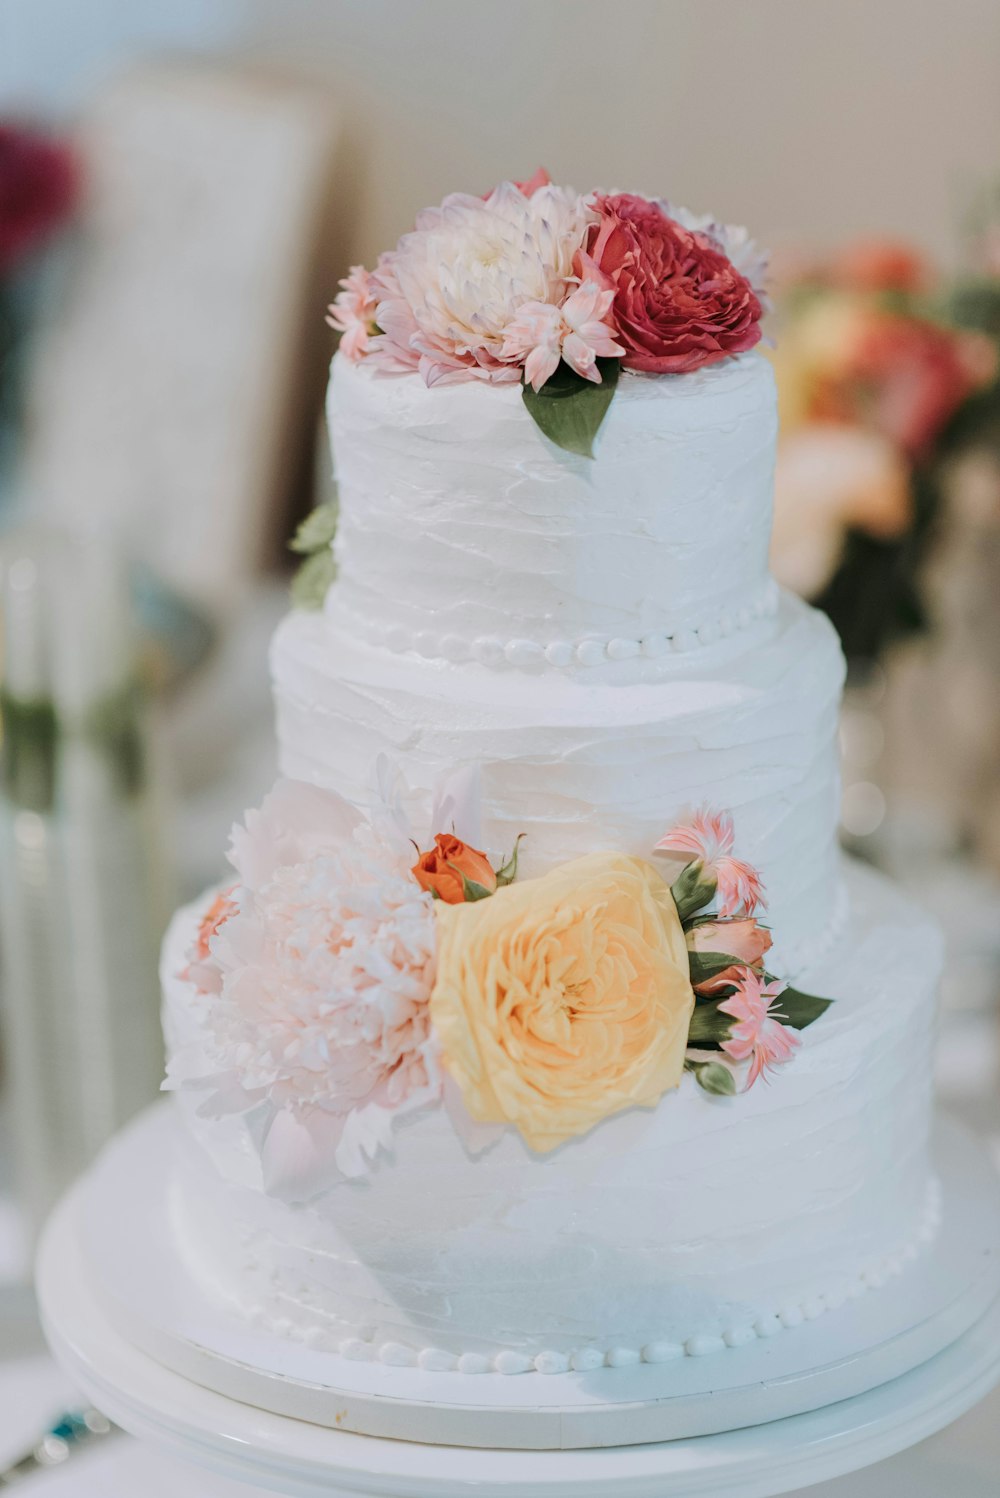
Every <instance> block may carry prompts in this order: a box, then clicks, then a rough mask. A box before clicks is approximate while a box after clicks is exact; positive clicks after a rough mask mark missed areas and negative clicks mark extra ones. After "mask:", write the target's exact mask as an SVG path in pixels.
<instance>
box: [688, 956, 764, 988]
mask: <svg viewBox="0 0 1000 1498" xmlns="http://www.w3.org/2000/svg"><path fill="white" fill-rule="evenodd" d="M727 967H749V963H747V962H744V961H743V959H742V957H733V956H732V955H731V954H730V953H728V952H692V951H691V950H690V948H689V949H688V971H689V972H690V974H691V987H692V988H697V986H698V984H699V983H707V982H708V980H709V979H710V978H717V977H718V975H719V974H720V973H724V972H725V970H726V968H727Z"/></svg>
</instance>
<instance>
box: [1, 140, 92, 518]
mask: <svg viewBox="0 0 1000 1498" xmlns="http://www.w3.org/2000/svg"><path fill="white" fill-rule="evenodd" d="M78 185H79V175H78V170H77V164H76V158H75V156H74V155H73V153H72V152H71V151H70V150H69V149H68V147H67V146H65V145H64V144H63V143H62V142H60V141H58V140H54V139H51V138H50V137H49V136H47V135H44V134H42V133H40V132H39V131H37V130H34V129H30V128H28V127H27V126H23V125H17V124H12V123H9V122H3V121H0V486H2V482H3V478H4V475H5V473H6V471H7V469H8V467H9V465H10V464H11V462H12V460H13V456H14V444H15V440H16V437H17V432H18V424H19V417H20V395H21V385H22V367H21V366H22V356H23V352H24V348H25V344H26V341H27V336H28V332H29V329H30V327H31V323H32V321H33V319H34V315H35V310H36V303H37V298H38V275H39V265H40V261H39V253H40V251H41V250H42V249H43V247H44V246H46V245H47V244H48V242H49V241H50V239H51V238H52V236H53V235H54V233H55V232H56V230H57V229H59V228H60V227H61V225H62V224H64V223H65V221H66V220H67V219H68V218H69V216H70V214H71V213H72V211H73V208H74V206H75V204H76V200H77V193H78ZM0 498H2V488H0Z"/></svg>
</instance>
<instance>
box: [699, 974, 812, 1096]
mask: <svg viewBox="0 0 1000 1498" xmlns="http://www.w3.org/2000/svg"><path fill="white" fill-rule="evenodd" d="M783 986H784V985H783V984H782V983H780V982H778V981H776V980H775V981H772V982H770V983H767V982H765V981H764V978H763V977H761V976H760V975H759V974H757V973H754V972H750V971H746V972H744V973H743V975H742V977H741V978H740V981H739V983H738V985H737V989H736V992H735V993H734V994H732V995H731V996H730V997H729V998H728V999H724V1000H723V1001H722V1003H721V1004H720V1005H719V1010H720V1012H721V1013H722V1014H729V1015H732V1017H733V1018H734V1019H735V1020H736V1024H735V1025H734V1026H733V1029H732V1033H731V1034H730V1037H729V1039H728V1040H724V1041H723V1042H722V1049H723V1050H724V1051H725V1053H726V1055H727V1056H731V1057H732V1058H733V1060H734V1061H749V1062H750V1071H749V1073H748V1075H747V1089H749V1088H751V1087H752V1086H753V1084H754V1083H755V1082H756V1080H757V1078H758V1077H761V1076H764V1074H765V1073H766V1071H767V1070H768V1068H769V1067H774V1066H782V1065H783V1064H784V1063H785V1062H786V1061H790V1060H791V1058H792V1056H793V1055H794V1053H795V1050H796V1048H797V1047H798V1046H799V1045H800V1044H801V1041H800V1038H799V1036H798V1035H797V1034H796V1033H795V1031H794V1030H791V1029H789V1027H788V1026H787V1025H783V1024H782V1023H781V1019H780V1016H779V1014H778V1013H776V1012H775V1004H776V1003H777V1002H778V1000H779V998H780V995H781V992H782V989H783Z"/></svg>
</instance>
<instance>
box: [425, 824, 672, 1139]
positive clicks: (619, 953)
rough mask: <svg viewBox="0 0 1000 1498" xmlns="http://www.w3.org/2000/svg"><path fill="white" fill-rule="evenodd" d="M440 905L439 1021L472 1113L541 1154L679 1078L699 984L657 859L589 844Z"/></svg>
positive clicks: (434, 997)
mask: <svg viewBox="0 0 1000 1498" xmlns="http://www.w3.org/2000/svg"><path fill="white" fill-rule="evenodd" d="M436 914H437V921H438V968H437V979H436V982H435V985H434V989H433V992H432V994H431V1001H430V1006H431V1021H432V1025H433V1028H434V1032H435V1034H436V1036H437V1038H438V1041H439V1043H440V1046H441V1050H442V1055H443V1059H444V1064H445V1067H446V1068H447V1070H448V1072H449V1074H450V1075H451V1076H452V1077H453V1078H454V1080H455V1082H456V1083H457V1085H458V1087H459V1090H460V1091H461V1094H462V1097H463V1099H464V1101H465V1105H466V1107H467V1108H468V1110H469V1112H470V1114H471V1115H472V1117H473V1118H475V1119H477V1120H478V1121H480V1122H482V1123H510V1124H513V1125H514V1126H515V1127H516V1128H517V1129H519V1130H520V1132H521V1134H522V1136H523V1137H524V1139H525V1140H526V1142H527V1143H528V1144H529V1145H530V1146H531V1148H532V1149H534V1150H537V1151H539V1152H542V1151H545V1150H550V1149H554V1148H555V1146H556V1145H558V1144H562V1143H563V1142H564V1141H565V1140H567V1139H572V1138H574V1137H575V1136H576V1135H578V1134H583V1133H586V1131H587V1130H588V1129H591V1128H593V1127H594V1125H595V1124H597V1123H599V1122H600V1121H601V1119H603V1118H607V1117H608V1116H609V1115H610V1114H612V1113H619V1112H621V1110H622V1109H624V1108H635V1107H640V1108H651V1107H653V1105H654V1104H655V1103H657V1102H658V1101H659V1099H660V1098H661V1097H662V1096H663V1094H664V1093H665V1092H666V1091H667V1090H668V1089H670V1088H672V1087H676V1086H677V1085H678V1083H679V1082H680V1080H681V1076H682V1074H683V1069H684V1049H685V1046H686V1044H687V1034H688V1026H689V1024H690V1020H691V1013H692V1010H693V1008H694V993H693V992H692V989H691V982H690V977H689V968H688V952H687V945H686V942H685V938H684V932H683V930H682V929H681V923H680V918H679V917H678V914H677V908H676V906H675V905H674V902H673V898H672V896H671V894H670V889H669V886H668V885H667V884H666V883H665V882H664V880H663V879H662V878H661V877H660V875H659V874H658V873H657V871H656V870H655V869H654V868H653V867H652V865H651V864H648V863H645V862H643V860H642V859H639V858H629V857H627V856H625V855H624V854H620V853H593V854H590V855H589V856H588V857H586V858H579V859H576V860H575V861H574V862H573V863H568V864H563V865H562V866H561V867H560V868H557V869H554V870H553V871H552V872H551V873H549V874H546V875H544V876H543V877H542V878H540V879H528V880H524V881H523V882H521V883H516V884H511V885H509V886H507V888H505V889H499V890H497V892H496V894H494V895H491V896H490V897H489V898H488V899H483V900H478V901H476V902H475V903H473V904H464V905H443V904H440V903H439V904H438V905H437V906H436Z"/></svg>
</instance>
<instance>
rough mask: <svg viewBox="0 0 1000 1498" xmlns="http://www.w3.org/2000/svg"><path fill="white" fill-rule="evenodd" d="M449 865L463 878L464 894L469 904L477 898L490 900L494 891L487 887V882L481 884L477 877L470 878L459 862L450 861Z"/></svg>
mask: <svg viewBox="0 0 1000 1498" xmlns="http://www.w3.org/2000/svg"><path fill="white" fill-rule="evenodd" d="M448 867H449V869H454V871H455V873H456V874H457V875H458V877H459V878H460V879H461V881H462V896H463V898H464V900H465V903H466V904H467V905H471V904H472V903H473V902H474V901H476V900H488V899H489V898H490V895H492V894H493V893H494V891H493V890H491V889H487V888H486V885H485V884H479V883H478V882H477V881H476V880H475V879H470V878H469V877H468V875H466V874H463V873H462V870H461V869H460V868H459V867H458V865H457V864H454V863H449V865H448Z"/></svg>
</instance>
